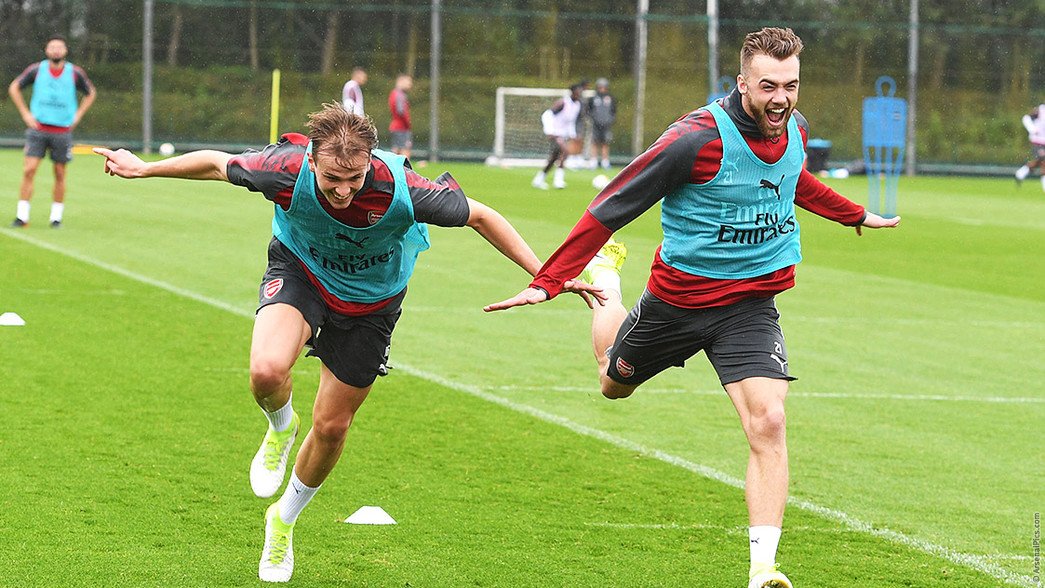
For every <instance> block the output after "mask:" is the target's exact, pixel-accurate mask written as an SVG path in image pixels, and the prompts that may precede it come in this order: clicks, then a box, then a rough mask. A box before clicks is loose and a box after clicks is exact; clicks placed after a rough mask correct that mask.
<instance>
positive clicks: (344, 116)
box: [307, 102, 377, 165]
mask: <svg viewBox="0 0 1045 588" xmlns="http://www.w3.org/2000/svg"><path fill="white" fill-rule="evenodd" d="M307 126H308V138H309V139H311V140H312V151H313V153H318V152H323V153H324V154H326V155H330V156H331V157H333V158H334V159H335V160H337V162H338V163H340V164H342V165H344V164H347V163H348V162H349V161H351V160H352V159H353V156H354V155H355V154H357V153H366V154H367V155H369V154H370V152H371V151H372V150H373V149H374V148H375V147H377V129H376V128H375V127H374V121H372V120H370V117H369V116H361V115H358V114H352V113H350V112H348V111H347V110H345V107H344V106H342V105H341V103H339V102H328V103H326V104H324V105H323V110H319V111H317V112H313V113H310V114H309V115H308V124H307Z"/></svg>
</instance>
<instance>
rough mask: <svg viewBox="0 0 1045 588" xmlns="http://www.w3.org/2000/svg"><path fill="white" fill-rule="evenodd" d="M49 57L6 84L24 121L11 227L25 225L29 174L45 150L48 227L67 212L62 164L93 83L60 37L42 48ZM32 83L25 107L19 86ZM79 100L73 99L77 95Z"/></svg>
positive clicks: (70, 150) (30, 190) (67, 159)
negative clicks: (50, 166)
mask: <svg viewBox="0 0 1045 588" xmlns="http://www.w3.org/2000/svg"><path fill="white" fill-rule="evenodd" d="M44 54H45V55H46V56H47V59H45V60H43V61H41V62H40V63H34V64H32V65H30V66H29V67H27V68H25V70H24V71H23V72H22V73H21V75H19V76H18V77H17V78H15V79H14V81H12V82H11V84H10V85H9V86H8V87H7V92H8V94H10V95H11V100H12V101H13V102H14V103H15V106H16V107H17V108H18V113H19V114H21V115H22V120H23V121H24V122H25V126H26V130H25V165H24V166H23V168H22V186H21V189H20V191H19V195H18V206H17V209H16V211H15V220H14V222H12V223H11V226H12V227H25V226H27V225H28V224H29V201H30V200H31V199H32V197H33V178H35V177H36V170H37V169H39V168H40V162H41V161H43V158H44V154H46V153H47V151H48V150H50V152H51V161H52V162H53V163H54V192H53V202H52V203H51V219H50V220H51V227H52V228H55V229H57V228H58V227H60V226H62V215H63V212H64V210H65V166H66V165H67V164H68V163H69V162H70V161H72V159H73V129H74V128H76V125H78V124H80V119H82V118H83V115H84V113H85V112H87V109H89V108H90V107H91V105H92V104H94V98H95V90H94V84H92V83H91V80H90V79H88V78H87V74H86V73H84V71H83V69H81V68H80V67H78V66H75V65H73V64H72V63H69V62H68V61H66V60H65V58H66V56H67V55H68V54H69V47H68V45H66V43H65V38H64V37H62V36H58V35H56V36H53V37H51V38H49V39H48V40H47V44H46V45H45V47H44ZM29 86H32V87H33V90H32V97H31V98H30V100H29V106H28V107H26V104H25V98H24V97H23V96H22V90H24V89H25V88H27V87H29ZM78 93H79V94H83V99H82V100H80V101H79V103H78V102H77V95H78Z"/></svg>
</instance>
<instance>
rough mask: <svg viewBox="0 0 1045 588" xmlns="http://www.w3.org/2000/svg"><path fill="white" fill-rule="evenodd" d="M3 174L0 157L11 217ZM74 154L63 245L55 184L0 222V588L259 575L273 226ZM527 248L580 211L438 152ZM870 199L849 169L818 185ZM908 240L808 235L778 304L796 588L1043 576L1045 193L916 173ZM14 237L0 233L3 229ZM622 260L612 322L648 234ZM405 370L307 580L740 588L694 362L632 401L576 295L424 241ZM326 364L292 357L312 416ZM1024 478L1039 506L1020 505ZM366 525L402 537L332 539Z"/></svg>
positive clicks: (716, 453) (334, 480) (317, 535)
mask: <svg viewBox="0 0 1045 588" xmlns="http://www.w3.org/2000/svg"><path fill="white" fill-rule="evenodd" d="M20 167H21V154H20V153H19V152H17V151H13V150H12V151H0V170H2V171H3V173H2V174H0V175H2V177H4V178H6V179H5V180H4V184H5V186H6V187H4V188H3V189H2V190H0V194H2V195H3V196H2V197H0V213H5V214H8V216H9V217H13V213H14V207H15V199H16V193H17V186H18V177H19V173H20ZM101 167H102V160H101V158H99V157H96V156H86V155H85V156H80V157H79V158H78V159H77V161H76V162H75V163H74V164H73V165H72V166H71V167H70V186H71V188H70V190H69V204H68V206H67V212H66V223H65V226H64V227H63V228H62V229H60V230H51V229H50V228H48V226H47V223H46V220H47V210H48V200H49V193H50V185H51V183H50V177H49V176H50V172H49V164H45V167H44V168H42V170H41V174H40V176H39V177H38V180H37V196H36V199H35V201H34V203H35V205H34V209H33V220H32V224H31V226H30V227H29V228H28V229H25V230H13V229H8V228H2V229H0V268H2V272H0V312H9V311H10V312H17V313H18V314H19V315H21V316H22V317H23V318H24V319H25V320H26V322H27V324H26V326H24V327H0V401H2V406H3V413H2V414H3V416H4V418H3V427H2V428H0V471H2V472H3V473H4V474H3V479H4V482H3V483H2V484H0V509H2V515H0V553H2V554H3V556H2V558H0V559H2V561H3V564H2V565H0V570H2V571H0V586H19V587H23V586H254V585H259V584H260V583H259V582H258V580H257V579H256V577H257V576H256V575H257V560H258V557H259V555H260V550H261V542H262V531H263V520H262V515H263V513H264V510H265V508H266V506H267V505H268V504H269V502H268V501H266V500H261V499H258V498H255V497H254V496H253V494H252V493H251V491H250V488H249V484H248V481H247V468H248V464H249V462H250V459H251V457H252V456H253V454H254V451H255V450H256V448H257V443H258V442H259V441H260V439H261V436H262V434H263V431H264V419H263V418H262V417H261V415H260V414H259V412H258V410H257V408H256V407H255V405H254V403H253V400H252V399H251V396H250V393H249V390H248V386H247V352H248V346H249V340H250V329H251V317H252V315H253V310H254V306H255V304H256V292H257V287H258V283H259V280H260V277H261V273H262V271H263V269H264V266H265V259H264V253H265V245H266V243H267V240H268V238H269V234H270V233H269V230H270V229H269V222H270V218H271V205H269V204H268V203H267V202H265V201H264V200H263V199H262V198H261V197H260V196H259V195H256V194H251V193H249V192H247V191H245V190H242V189H238V188H234V187H231V186H228V185H223V184H219V183H205V182H188V181H175V180H142V181H126V180H118V179H114V178H110V177H108V176H106V175H104V174H103V173H102V172H101ZM444 168H445V169H450V170H451V171H452V172H453V173H454V174H455V177H457V179H458V180H459V181H460V182H461V184H462V186H464V187H465V190H466V192H467V193H468V194H469V195H470V196H472V197H473V198H475V199H477V200H481V201H483V202H486V203H488V204H491V205H492V206H494V207H495V208H497V209H498V210H500V211H501V212H502V213H504V215H505V216H506V217H508V218H509V219H510V220H511V221H512V222H513V223H514V224H515V225H516V227H517V228H518V229H519V230H520V232H521V233H522V234H523V235H524V236H525V237H526V238H527V239H528V240H529V242H530V243H531V245H532V246H533V247H534V249H535V250H536V251H537V252H538V255H541V256H546V255H547V254H549V253H550V252H551V251H552V250H553V249H554V248H555V247H556V246H557V245H558V244H559V243H560V242H561V240H562V239H563V238H564V237H565V235H566V234H567V233H568V231H569V229H570V227H571V226H572V225H573V223H574V221H575V220H576V219H577V218H578V217H579V215H580V214H581V212H582V211H583V209H584V207H585V206H586V204H587V202H588V201H589V200H590V199H591V198H592V196H593V195H594V191H593V190H592V189H591V187H590V185H589V180H590V178H591V176H592V175H593V174H594V172H575V173H573V174H572V175H570V176H568V181H570V187H569V188H568V189H567V190H563V191H551V192H539V191H536V190H533V189H531V188H529V178H530V174H531V171H530V170H498V169H490V168H486V167H482V166H477V165H464V164H445V165H443V164H439V165H438V166H435V167H428V168H424V169H421V170H420V171H421V173H424V174H426V175H429V176H430V177H435V176H436V175H437V174H438V173H440V172H441V171H443V169H444ZM831 182H832V185H834V186H835V187H836V188H837V189H838V190H839V191H841V192H842V193H844V194H847V195H850V197H852V198H853V199H854V200H858V201H862V200H863V199H864V197H865V194H866V192H867V185H866V178H862V177H860V178H851V179H848V180H832V181H831ZM900 190H901V194H900V212H901V215H902V216H903V223H902V226H901V228H900V229H898V230H892V231H870V232H865V234H864V236H863V237H861V238H857V237H856V236H855V234H854V233H853V231H852V230H851V229H847V228H844V227H840V226H838V225H836V224H834V223H831V222H828V221H824V220H822V219H818V218H815V217H813V216H811V215H808V214H804V216H801V217H800V220H801V221H802V234H803V245H804V247H803V252H804V256H805V260H804V262H803V263H802V264H801V265H800V267H799V271H798V286H797V288H795V289H794V290H792V291H789V292H787V293H785V294H783V295H781V296H780V297H779V298H778V306H779V307H780V310H781V315H782V323H783V326H784V331H785V333H786V335H787V337H788V348H789V353H790V363H791V369H792V371H793V373H794V374H796V375H797V376H798V377H799V378H800V379H799V380H798V381H796V382H795V383H794V384H793V386H792V388H791V395H790V397H789V400H788V420H789V451H790V456H791V468H792V482H791V492H792V502H791V505H790V506H789V509H788V512H787V516H786V521H785V529H784V537H783V540H782V545H781V549H780V553H779V560H780V561H781V563H782V564H783V566H784V570H785V571H786V572H787V573H788V575H789V576H790V577H791V579H792V580H793V581H794V582H795V584H796V586H797V587H798V588H814V587H815V588H829V587H836V586H837V587H841V586H853V585H859V586H873V587H919V588H921V587H933V586H955V587H958V586H961V587H962V588H966V587H981V586H982V587H987V586H1003V585H1013V586H1028V587H1029V586H1035V585H1039V584H1035V582H1034V580H1033V579H1032V576H1033V574H1034V566H1035V560H1034V552H1033V550H1032V540H1033V539H1034V536H1035V531H1036V528H1035V522H1034V520H1035V519H1034V517H1035V513H1037V512H1040V511H1041V510H1042V509H1043V506H1045V504H1043V502H1042V498H1041V496H1042V493H1041V489H1042V487H1043V486H1045V475H1043V464H1045V460H1043V459H1042V450H1041V447H1042V433H1041V431H1042V423H1043V422H1045V384H1043V383H1042V382H1045V360H1043V358H1045V288H1043V286H1045V277H1043V276H1045V195H1043V194H1042V193H1041V190H1040V189H1039V187H1038V185H1037V183H1036V182H1028V183H1027V184H1026V185H1025V186H1024V187H1023V188H1022V189H1020V190H1017V189H1016V188H1015V186H1014V185H1013V183H1012V182H1011V180H988V179H958V178H915V179H907V178H904V179H902V180H901V183H900ZM0 220H2V221H3V223H4V226H5V227H6V224H7V220H8V217H4V216H0ZM618 238H619V239H621V240H623V241H625V242H626V243H627V244H628V247H629V250H630V257H629V261H628V263H627V264H626V265H625V268H624V288H625V298H626V299H627V303H628V304H630V303H631V302H633V301H634V300H635V299H636V298H637V297H638V295H639V294H640V293H641V291H642V288H643V285H644V283H645V280H646V277H647V275H648V268H649V262H650V259H651V256H652V251H653V249H654V248H655V247H656V245H657V244H658V242H659V239H660V233H659V215H658V214H657V213H656V211H650V212H649V213H647V214H646V215H645V216H644V217H643V218H641V219H640V220H638V221H636V222H635V223H633V224H632V225H630V226H628V227H626V228H625V229H624V230H623V231H621V232H620V233H619V234H618ZM432 241H433V248H432V250H431V251H429V252H427V253H425V254H424V255H423V256H422V258H421V261H420V262H419V264H418V269H417V272H416V274H415V278H414V280H413V281H412V283H411V291H410V295H409V297H408V299H407V303H406V310H405V312H404V315H403V318H402V320H401V321H400V323H399V326H398V327H397V329H396V334H395V337H394V339H393V345H392V363H393V365H394V367H395V368H396V369H394V370H393V372H392V374H391V375H390V376H388V377H386V378H384V379H382V380H380V381H379V382H378V383H377V385H376V386H375V389H374V392H373V393H372V394H371V397H370V399H369V400H368V401H367V403H366V404H365V405H364V407H363V409H362V411H361V412H360V415H359V418H358V419H357V421H356V424H355V425H354V426H353V428H352V432H351V433H350V435H349V442H348V448H347V449H346V454H345V457H344V458H343V459H342V462H341V464H340V465H339V466H338V468H337V469H336V470H335V472H334V474H333V475H332V476H331V478H330V479H329V480H328V481H327V483H326V484H325V485H324V487H323V490H322V491H321V492H320V493H319V494H318V495H317V497H316V499H315V500H314V501H313V502H312V504H311V505H310V506H309V507H308V509H307V510H306V511H305V513H304V515H303V516H302V518H301V520H300V522H299V524H298V525H297V528H296V533H295V550H296V552H297V553H296V555H297V558H296V559H297V565H296V569H295V575H294V579H293V580H292V582H293V583H294V584H295V585H298V586H374V587H385V586H399V587H403V586H413V587H428V586H430V587H444V586H454V587H457V586H484V587H486V586H503V587H519V586H534V587H546V586H563V587H581V586H592V587H595V586H599V587H602V586H619V587H638V586H665V587H674V586H711V587H728V586H734V587H737V586H744V585H746V572H747V558H748V553H747V552H748V548H747V539H746V526H747V520H746V511H745V508H744V501H743V492H742V490H741V488H740V486H741V485H742V478H743V475H744V469H745V465H746V461H747V447H746V443H745V440H744V437H743V434H742V431H741V429H740V426H739V423H738V421H737V418H736V415H735V413H734V412H733V409H732V406H731V405H730V403H729V401H728V399H727V398H726V396H725V395H724V393H723V392H722V391H721V388H720V387H719V386H718V384H717V379H716V378H715V376H714V374H713V372H712V370H711V368H710V367H709V366H708V365H707V362H706V360H705V359H704V358H703V357H695V358H694V359H693V360H691V361H690V362H689V364H690V365H689V366H688V367H687V368H686V369H684V370H680V369H676V370H671V371H669V372H666V373H664V374H662V375H660V376H658V377H657V378H656V379H654V380H652V381H651V382H649V383H648V384H647V385H646V386H644V387H643V388H641V389H640V390H639V391H638V392H637V393H636V394H635V395H634V396H633V397H632V398H630V399H627V400H623V401H617V402H611V401H608V400H604V399H602V398H601V396H600V395H599V393H598V390H597V386H596V379H595V376H594V361H593V359H592V357H591V351H590V343H589V320H590V314H589V312H588V311H587V310H586V308H585V307H584V306H583V304H582V303H581V302H580V301H579V299H576V297H572V298H571V297H566V296H564V297H562V298H561V299H557V300H556V301H554V302H552V303H549V304H545V305H541V306H537V307H533V308H527V309H516V310H514V311H511V312H507V313H502V314H493V315H488V314H484V313H483V312H482V311H481V308H482V306H483V305H484V304H487V303H489V302H493V301H496V300H500V299H502V298H506V297H508V296H510V295H512V294H514V293H516V292H518V291H519V289H521V288H522V287H523V286H525V285H526V283H527V276H526V275H524V273H523V272H522V271H521V270H519V269H518V268H517V267H515V266H513V265H512V264H511V263H510V262H508V261H507V260H505V259H503V258H502V257H500V256H499V254H497V253H496V252H495V251H493V249H492V248H490V247H488V246H487V245H486V244H485V243H484V242H483V241H482V239H481V238H480V237H479V236H478V235H476V234H475V233H473V232H472V231H470V230H468V229H438V228H433V229H432ZM318 374H319V369H318V364H317V361H316V360H314V359H302V360H301V361H300V362H299V364H298V366H297V368H296V370H295V377H296V388H295V404H296V407H297V410H298V411H299V412H300V413H301V414H302V417H303V418H304V419H305V420H307V419H308V417H309V415H310V407H311V402H312V399H313V396H314V391H315V387H316V384H317V380H318ZM1036 489H1037V490H1036ZM364 505H379V506H381V507H382V508H384V509H385V510H386V511H388V512H389V513H390V514H391V515H392V516H393V517H395V518H396V519H397V521H398V524H397V525H396V526H394V527H361V526H354V525H347V524H343V523H342V522H341V521H342V520H343V519H345V518H346V517H347V516H348V515H349V514H351V513H352V512H354V511H355V510H356V509H357V508H359V507H361V506H364Z"/></svg>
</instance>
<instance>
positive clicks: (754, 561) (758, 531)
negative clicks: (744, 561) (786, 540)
mask: <svg viewBox="0 0 1045 588" xmlns="http://www.w3.org/2000/svg"><path fill="white" fill-rule="evenodd" d="M747 534H748V537H749V538H750V540H751V570H752V571H754V570H755V567H756V566H758V567H762V566H767V565H768V566H771V565H773V564H775V563H776V548H777V545H778V544H779V543H780V528H779V527H773V526H771V525H760V526H757V527H748V530H747Z"/></svg>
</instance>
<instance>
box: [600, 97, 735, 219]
mask: <svg viewBox="0 0 1045 588" xmlns="http://www.w3.org/2000/svg"><path fill="white" fill-rule="evenodd" d="M709 121H710V123H709ZM718 137H719V135H718V128H716V127H715V125H714V118H713V117H712V116H711V115H710V113H707V112H706V111H702V110H697V111H694V112H692V113H690V114H688V115H686V116H684V117H683V118H681V119H679V120H678V121H676V122H675V123H674V124H673V125H671V126H670V127H668V129H667V130H666V131H664V133H663V134H662V135H661V136H660V138H659V139H657V141H656V142H655V143H654V144H653V145H652V146H651V147H650V148H649V149H647V150H646V152H645V153H643V154H642V155H640V156H638V157H637V158H635V160H634V161H632V162H631V163H630V164H628V166H627V167H625V168H624V169H623V170H621V172H620V173H619V174H617V177H615V178H613V180H612V181H611V182H610V183H609V185H608V186H606V188H604V189H603V190H602V192H600V193H599V195H598V196H597V197H596V198H595V201H593V202H592V204H591V205H590V206H589V207H588V211H589V212H590V213H591V215H592V216H594V217H595V218H596V220H598V221H599V222H600V223H602V224H603V225H605V226H606V227H607V228H609V229H610V230H611V231H616V230H618V229H620V228H621V227H623V226H624V225H626V224H628V223H630V222H631V221H633V220H635V219H636V218H638V217H639V216H641V215H642V213H644V212H646V211H647V210H649V209H650V208H651V207H653V205H654V204H656V203H657V202H659V201H660V200H661V199H662V198H664V196H666V195H667V194H668V193H670V192H672V191H674V190H675V189H676V188H678V187H679V186H682V185H683V184H687V183H689V182H690V178H691V177H692V174H693V166H694V165H695V164H696V160H697V153H698V152H699V151H700V148H701V147H703V146H704V145H705V144H706V143H707V142H709V141H712V140H715V139H718Z"/></svg>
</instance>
